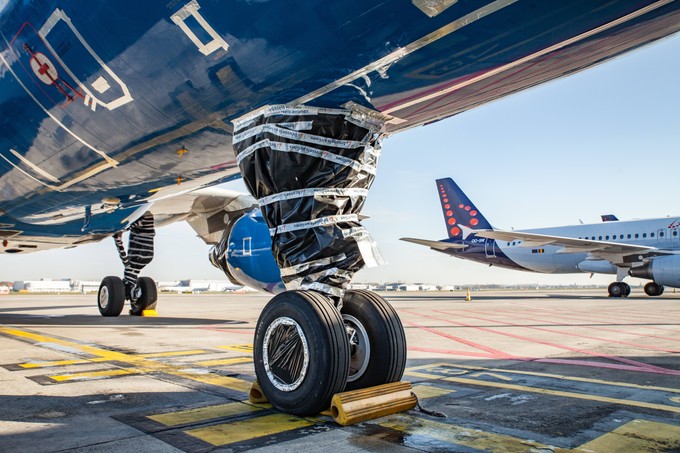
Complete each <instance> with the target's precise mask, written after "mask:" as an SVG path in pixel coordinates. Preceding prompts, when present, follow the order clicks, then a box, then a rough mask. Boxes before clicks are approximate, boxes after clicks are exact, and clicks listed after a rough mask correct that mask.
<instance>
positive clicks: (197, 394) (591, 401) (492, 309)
mask: <svg viewBox="0 0 680 453" xmlns="http://www.w3.org/2000/svg"><path fill="white" fill-rule="evenodd" d="M382 295H383V296H384V297H386V298H387V299H388V300H389V301H390V302H391V303H392V305H393V306H394V307H395V309H396V310H397V312H398V313H399V315H400V317H401V319H402V322H403V324H404V327H405V331H406V337H407V342H408V357H409V360H408V362H407V368H406V372H405V375H404V380H405V381H409V382H411V383H412V384H413V386H414V391H415V393H416V394H417V396H418V398H419V400H420V407H421V409H422V410H418V409H414V410H411V411H407V412H403V413H399V414H394V415H390V416H386V417H382V418H378V419H374V420H370V421H366V422H363V423H359V424H357V425H353V426H345V427H343V426H340V425H338V424H336V423H335V422H334V420H333V419H332V418H331V417H330V416H328V415H326V414H319V415H318V416H312V417H296V416H291V415H287V414H283V413H279V412H277V411H275V410H273V409H272V408H271V407H270V406H268V405H267V404H252V403H249V402H248V397H247V392H248V389H249V388H250V384H251V382H252V381H253V380H254V379H255V376H254V370H253V364H252V340H253V333H254V327H255V323H256V321H257V317H258V315H259V312H260V310H261V309H262V308H263V307H264V305H265V304H266V303H267V302H268V300H269V299H270V297H271V296H269V295H265V294H200V295H166V294H161V295H160V298H159V303H158V307H157V310H158V316H157V317H133V316H129V315H127V314H123V315H121V316H120V317H117V318H103V317H101V316H100V315H99V312H98V310H97V307H96V295H95V294H88V295H72V294H69V295H9V296H0V451H3V452H22V453H23V452H60V451H69V452H71V451H75V452H81V451H82V452H100V451H102V452H108V451H116V452H128V451H130V452H131V451H134V452H140V451H141V452H146V451H149V452H178V451H187V452H202V451H246V450H247V451H264V452H284V451H285V452H289V451H296V452H297V453H303V452H318V451H323V450H332V451H333V452H334V453H339V452H358V451H371V452H401V451H404V452H405V451H409V452H413V451H426V452H442V451H451V452H476V451H492V452H552V451H555V452H566V451H575V452H662V451H663V452H669V451H675V452H678V451H680V294H674V293H673V292H672V291H667V292H666V294H664V295H663V296H661V297H656V298H651V297H647V296H645V295H643V294H642V292H641V290H639V289H638V288H634V289H633V294H632V296H631V297H629V298H626V299H611V298H607V297H606V290H604V289H601V290H578V291H577V290H570V291H562V290H555V291H546V290H535V291H503V292H501V291H474V290H473V291H472V292H471V300H470V301H466V300H465V299H466V293H465V291H456V292H440V293H428V292H419V293H402V292H390V293H382Z"/></svg>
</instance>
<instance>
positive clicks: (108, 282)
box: [97, 276, 125, 316]
mask: <svg viewBox="0 0 680 453" xmlns="http://www.w3.org/2000/svg"><path fill="white" fill-rule="evenodd" d="M97 301H98V304H97V306H98V307H99V313H101V315H102V316H118V315H120V312H121V311H123V305H125V285H124V284H123V280H121V279H120V278H119V277H116V276H108V277H104V280H102V283H101V285H99V292H98V293H97Z"/></svg>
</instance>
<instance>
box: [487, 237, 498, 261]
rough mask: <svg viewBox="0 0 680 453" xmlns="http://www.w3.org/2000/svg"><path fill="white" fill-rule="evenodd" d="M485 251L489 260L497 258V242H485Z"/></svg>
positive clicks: (491, 240) (492, 240)
mask: <svg viewBox="0 0 680 453" xmlns="http://www.w3.org/2000/svg"><path fill="white" fill-rule="evenodd" d="M484 251H485V252H486V257H487V258H496V240H495V239H486V240H485V241H484Z"/></svg>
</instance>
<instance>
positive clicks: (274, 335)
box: [253, 291, 349, 415]
mask: <svg viewBox="0 0 680 453" xmlns="http://www.w3.org/2000/svg"><path fill="white" fill-rule="evenodd" d="M253 356H254V360H255V375H256V376H257V381H258V383H259V384H260V387H261V388H262V392H263V393H264V395H265V396H266V397H267V399H268V400H269V402H270V403H271V404H272V406H274V407H275V408H276V409H279V410H281V411H283V412H287V413H290V414H295V415H312V414H318V413H319V412H321V411H323V410H325V409H328V408H329V407H330V403H331V398H332V397H333V395H334V394H336V393H338V392H341V391H342V390H343V389H344V388H345V383H346V382H347V373H348V370H349V343H348V341H347V334H346V332H345V326H344V324H343V322H342V318H341V317H340V313H339V311H338V310H337V309H336V308H335V306H334V305H333V303H332V302H331V301H330V300H329V299H328V298H327V297H326V296H324V295H322V294H320V293H317V292H314V291H286V292H284V293H281V294H277V295H276V296H275V297H274V298H273V299H272V300H270V301H269V303H268V304H267V305H266V306H265V307H264V309H263V310H262V313H261V314H260V318H259V319H258V320H257V326H256V328H255V342H254V351H253Z"/></svg>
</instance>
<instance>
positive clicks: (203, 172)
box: [0, 0, 680, 252]
mask: <svg viewBox="0 0 680 453" xmlns="http://www.w3.org/2000/svg"><path fill="white" fill-rule="evenodd" d="M657 5H661V4H660V3H658V2H655V1H653V0H620V1H615V2H613V1H604V0H601V1H593V0H575V1H570V2H561V3H560V4H559V5H556V4H554V3H553V2H534V1H528V0H518V1H512V0H498V1H491V0H481V1H459V2H454V3H453V4H452V5H451V6H450V7H448V8H446V9H444V10H443V11H442V12H441V13H439V14H435V15H433V16H432V17H430V16H429V15H427V14H425V13H424V12H423V11H422V10H420V9H419V8H418V7H416V5H414V4H413V2H410V1H403V0H387V1H363V0H362V1H358V0H338V1H332V2H328V1H322V0H305V1H298V2H283V1H253V2H224V1H220V0H197V1H196V0H192V1H189V0H177V1H170V2H168V1H167V0H163V1H160V0H147V1H144V2H141V3H140V2H136V1H132V0H120V1H116V2H88V1H84V0H79V1H77V0H73V1H63V0H42V1H37V0H23V1H19V0H7V1H4V2H0V38H1V39H0V211H2V212H1V214H2V216H1V218H0V223H1V224H2V226H1V227H0V228H2V229H5V230H13V231H16V232H18V233H17V234H18V235H17V236H16V237H22V238H31V237H33V238H36V237H44V236H45V235H47V234H48V233H50V234H53V235H55V236H56V235H59V236H69V237H72V238H82V240H83V241H86V240H94V239H96V236H95V234H97V235H99V234H101V235H103V234H107V233H112V232H115V231H119V230H120V229H122V228H124V227H126V226H127V225H129V223H130V219H128V218H127V216H126V215H122V214H119V215H112V214H111V208H112V205H110V204H108V205H107V203H106V202H105V200H107V199H109V200H110V199H115V200H118V202H117V203H116V204H115V205H113V207H114V208H117V209H119V210H124V209H127V210H130V211H136V210H137V208H138V207H140V206H144V205H145V203H147V202H153V200H154V197H166V196H170V195H172V194H173V193H176V192H180V191H187V190H189V189H193V188H198V187H204V186H208V185H214V184H218V183H221V182H224V181H227V180H231V179H233V178H237V177H238V176H239V170H238V166H237V164H236V161H235V156H234V151H233V148H232V145H231V142H232V130H233V126H232V121H233V120H234V119H236V118H238V117H240V116H242V115H244V114H247V113H249V112H252V111H253V110H254V109H257V108H259V107H262V106H264V105H271V104H289V103H303V104H308V105H315V106H323V107H341V106H345V105H347V103H354V104H357V105H360V106H363V107H366V108H370V109H372V110H375V111H378V112H384V113H389V114H390V115H392V116H393V117H395V121H391V122H389V123H387V125H386V127H385V131H386V132H388V133H394V132H398V131H400V130H403V129H406V128H410V127H414V126H418V125H422V124H426V123H428V122H432V121H435V120H439V119H441V118H445V117H448V116H451V115H455V114H457V113H460V112H462V111H464V110H466V109H468V108H471V107H474V106H476V105H479V104H482V103H484V102H487V101H490V100H493V99H497V98H499V97H501V96H503V95H506V94H509V93H512V92H515V91H518V90H520V89H523V88H526V87H528V86H533V85H536V84H538V83H541V82H543V81H546V80H551V79H553V78H556V77H560V76H562V75H565V74H568V73H571V72H575V71H577V70H579V69H582V68H585V67H587V66H590V65H592V64H595V63H599V62H601V61H603V60H605V59H607V58H610V57H613V56H615V55H617V54H619V53H621V52H623V51H625V50H628V49H631V48H635V47H638V46H640V45H643V44H645V43H647V42H650V41H653V40H655V39H658V38H660V37H663V36H666V35H668V34H670V33H673V32H675V31H677V30H678V29H679V28H680V21H677V20H676V19H675V17H676V16H677V12H678V11H680V2H671V3H670V4H667V5H662V6H658V7H657ZM646 6H650V8H649V10H648V11H646V12H644V13H641V14H637V13H636V12H637V11H640V10H641V9H642V8H644V7H646ZM622 18H623V20H621V21H620V22H619V20H620V19H622ZM593 30H597V33H594V32H593ZM546 49H551V50H550V51H546ZM537 59H540V61H541V65H535V61H536V60H537ZM121 213H122V211H121ZM86 218H87V221H85V219H86ZM83 225H85V227H86V228H85V229H83ZM55 232H57V233H55ZM69 243H73V241H70V242H69ZM1 251H2V249H0V252H1Z"/></svg>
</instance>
